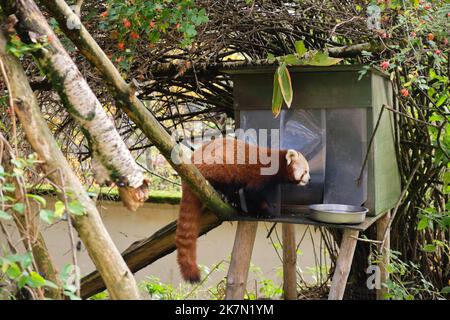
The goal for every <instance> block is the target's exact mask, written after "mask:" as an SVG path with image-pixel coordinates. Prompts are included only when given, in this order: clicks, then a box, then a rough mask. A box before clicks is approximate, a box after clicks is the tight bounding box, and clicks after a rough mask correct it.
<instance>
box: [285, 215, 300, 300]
mask: <svg viewBox="0 0 450 320" xmlns="http://www.w3.org/2000/svg"><path fill="white" fill-rule="evenodd" d="M282 238H283V292H284V299H285V300H297V270H296V269H297V252H296V245H295V225H294V224H290V223H283V225H282Z"/></svg>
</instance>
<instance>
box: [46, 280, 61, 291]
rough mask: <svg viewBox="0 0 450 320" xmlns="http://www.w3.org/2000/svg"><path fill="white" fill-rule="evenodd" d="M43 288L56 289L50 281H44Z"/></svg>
mask: <svg viewBox="0 0 450 320" xmlns="http://www.w3.org/2000/svg"><path fill="white" fill-rule="evenodd" d="M44 286H46V287H49V288H52V289H58V286H57V285H56V284H55V283H54V282H52V281H50V280H45V284H44Z"/></svg>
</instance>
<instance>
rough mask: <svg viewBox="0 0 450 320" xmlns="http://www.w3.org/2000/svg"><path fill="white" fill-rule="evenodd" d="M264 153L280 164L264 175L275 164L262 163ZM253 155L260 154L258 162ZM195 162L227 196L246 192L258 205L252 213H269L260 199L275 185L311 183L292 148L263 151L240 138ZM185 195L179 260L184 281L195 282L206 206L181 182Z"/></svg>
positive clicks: (202, 152) (210, 147)
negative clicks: (201, 225) (199, 233)
mask: <svg viewBox="0 0 450 320" xmlns="http://www.w3.org/2000/svg"><path fill="white" fill-rule="evenodd" d="M227 150H228V151H230V150H231V151H230V152H226V151H227ZM261 154H263V155H265V156H266V155H267V156H268V158H270V159H272V160H274V161H277V162H278V164H275V166H276V169H275V171H274V172H272V173H271V174H262V170H264V169H268V168H269V167H270V166H271V165H273V163H272V164H271V163H268V164H262V163H261V160H260V156H259V155H261ZM231 155H232V157H233V158H232V159H230V156H231ZM251 155H258V156H257V161H255V158H253V159H252V158H251ZM201 157H202V158H201ZM199 159H200V161H198V160H199ZM192 160H193V162H194V165H195V166H196V167H197V168H198V169H199V171H200V172H201V173H202V175H203V176H204V177H205V179H206V180H208V181H209V183H211V185H212V186H213V187H214V188H215V189H216V190H218V191H220V192H222V193H223V194H224V195H225V196H229V197H233V196H235V195H236V194H237V193H238V191H239V190H244V192H245V195H246V198H247V199H248V200H251V201H247V202H248V203H253V204H256V206H255V205H253V207H252V209H251V210H250V211H253V212H251V213H253V214H257V213H258V212H257V211H259V210H261V211H263V212H265V213H266V214H267V213H269V214H270V212H271V211H270V208H269V206H268V203H267V202H266V201H265V199H262V198H261V196H262V195H263V194H264V192H263V191H264V189H266V188H268V187H269V186H271V185H274V184H276V183H294V184H298V185H301V186H304V185H306V184H307V183H308V182H309V180H310V174H309V165H308V162H307V161H306V159H305V157H304V156H303V155H302V154H301V153H299V152H297V151H295V150H293V149H289V150H275V149H267V148H261V147H258V146H255V145H250V144H247V143H245V142H243V141H241V140H237V139H230V138H226V139H224V138H219V139H215V140H213V141H211V142H210V143H207V144H205V145H203V146H202V147H201V148H199V149H198V150H196V151H195V152H194V153H193V155H192ZM182 192H183V193H182V198H181V203H180V212H179V216H178V220H177V230H176V235H175V243H176V247H177V255H178V256H177V261H178V265H179V267H180V271H181V275H182V277H183V279H184V280H186V281H189V282H191V283H195V282H198V281H200V271H199V269H198V266H197V262H196V243H197V237H198V232H199V224H200V216H201V213H202V211H203V209H204V206H203V205H202V203H201V202H200V200H199V199H198V198H197V196H196V195H195V194H194V193H193V192H192V191H191V189H190V188H189V187H188V185H187V184H186V183H182ZM255 211H256V212H255Z"/></svg>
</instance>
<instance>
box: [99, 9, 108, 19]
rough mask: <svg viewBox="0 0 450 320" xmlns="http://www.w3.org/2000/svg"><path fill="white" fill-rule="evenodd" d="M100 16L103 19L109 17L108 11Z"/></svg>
mask: <svg viewBox="0 0 450 320" xmlns="http://www.w3.org/2000/svg"><path fill="white" fill-rule="evenodd" d="M100 16H101V17H102V18H106V17H107V16H108V10H105V11H103V12H102V13H100Z"/></svg>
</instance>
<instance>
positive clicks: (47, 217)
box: [39, 209, 55, 224]
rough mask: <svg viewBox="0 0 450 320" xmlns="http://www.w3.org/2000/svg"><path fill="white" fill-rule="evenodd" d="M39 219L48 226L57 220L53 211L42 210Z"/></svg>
mask: <svg viewBox="0 0 450 320" xmlns="http://www.w3.org/2000/svg"><path fill="white" fill-rule="evenodd" d="M39 217H40V218H41V219H42V220H43V221H45V222H47V223H48V224H52V223H53V222H54V219H55V213H54V212H53V211H52V210H48V209H42V210H41V211H39Z"/></svg>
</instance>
